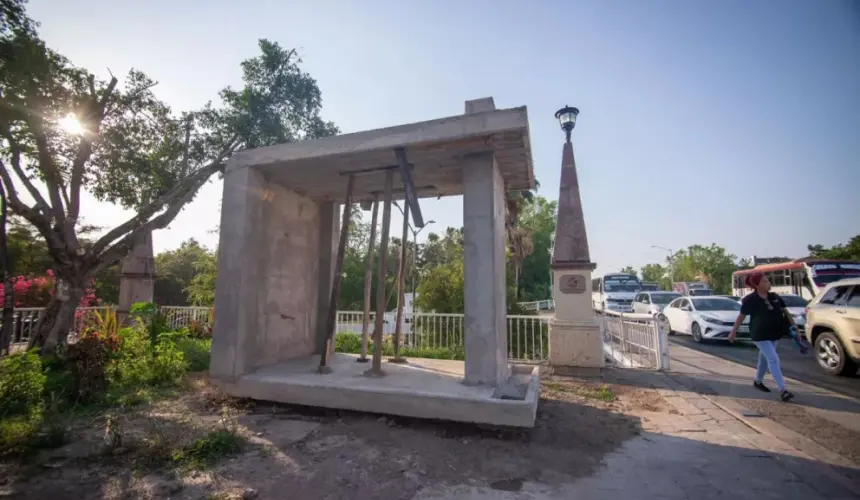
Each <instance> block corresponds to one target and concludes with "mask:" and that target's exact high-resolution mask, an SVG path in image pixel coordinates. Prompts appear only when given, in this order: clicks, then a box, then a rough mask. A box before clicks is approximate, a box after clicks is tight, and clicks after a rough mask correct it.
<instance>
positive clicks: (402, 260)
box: [388, 200, 409, 363]
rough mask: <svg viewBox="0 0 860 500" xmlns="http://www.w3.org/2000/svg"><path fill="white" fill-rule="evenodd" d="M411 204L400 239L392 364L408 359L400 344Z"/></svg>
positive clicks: (407, 209)
mask: <svg viewBox="0 0 860 500" xmlns="http://www.w3.org/2000/svg"><path fill="white" fill-rule="evenodd" d="M408 231H409V203H408V200H407V202H406V203H404V204H403V236H402V238H401V239H400V255H399V256H398V259H397V261H398V266H397V315H396V321H397V323H396V324H395V326H394V357H393V358H391V359H389V360H388V361H389V362H390V363H406V358H402V357H400V342H401V339H402V335H403V305H404V304H403V302H404V298H405V297H404V296H403V292H404V288H405V286H406V243H407V242H408V241H409V233H408Z"/></svg>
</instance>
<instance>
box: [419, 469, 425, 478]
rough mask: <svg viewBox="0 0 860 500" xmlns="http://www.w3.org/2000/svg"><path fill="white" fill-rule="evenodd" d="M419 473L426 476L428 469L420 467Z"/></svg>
mask: <svg viewBox="0 0 860 500" xmlns="http://www.w3.org/2000/svg"><path fill="white" fill-rule="evenodd" d="M418 473H419V474H421V475H422V476H426V475H427V471H426V470H424V469H418Z"/></svg>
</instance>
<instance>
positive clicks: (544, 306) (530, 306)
mask: <svg viewBox="0 0 860 500" xmlns="http://www.w3.org/2000/svg"><path fill="white" fill-rule="evenodd" d="M517 305H518V306H520V307H521V308H523V310H524V311H545V310H550V309H555V302H554V301H553V299H546V300H535V301H533V302H517Z"/></svg>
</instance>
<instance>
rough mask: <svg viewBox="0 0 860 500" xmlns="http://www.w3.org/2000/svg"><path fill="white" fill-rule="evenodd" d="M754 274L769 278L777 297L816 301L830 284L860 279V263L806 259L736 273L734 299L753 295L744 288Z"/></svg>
mask: <svg viewBox="0 0 860 500" xmlns="http://www.w3.org/2000/svg"><path fill="white" fill-rule="evenodd" d="M752 273H762V274H764V275H765V276H767V279H768V281H770V283H771V286H772V287H773V291H774V292H775V293H779V294H786V293H793V294H795V295H800V296H801V297H803V298H805V299H807V300H812V298H813V297H815V295H816V294H817V293H818V291H819V290H821V289H822V288H824V287H825V286H826V285H827V284H829V283H833V282H834V281H839V280H841V279H845V278H856V277H860V262H848V261H842V260H820V259H812V258H806V259H798V260H793V261H790V262H780V263H778V264H764V265H761V266H756V267H754V268H752V269H745V270H743V271H735V272H734V273H733V274H732V295H737V296H739V297H743V296H744V295H746V294H748V293H750V292H751V291H752V290H750V289H749V288H747V287H746V285H745V284H744V278H745V277H746V276H748V275H750V274H752Z"/></svg>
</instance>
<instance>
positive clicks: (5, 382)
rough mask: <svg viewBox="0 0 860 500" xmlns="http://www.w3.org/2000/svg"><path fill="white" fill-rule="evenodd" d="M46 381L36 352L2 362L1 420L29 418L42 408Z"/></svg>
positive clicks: (0, 384)
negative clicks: (14, 417) (27, 416)
mask: <svg viewBox="0 0 860 500" xmlns="http://www.w3.org/2000/svg"><path fill="white" fill-rule="evenodd" d="M45 380H46V377H45V373H44V371H43V369H42V360H41V358H40V357H39V355H38V353H37V352H36V351H29V352H24V353H20V354H12V355H11V356H7V357H6V358H3V359H2V360H0V412H2V413H0V417H7V416H17V415H30V414H32V413H33V411H34V410H36V409H41V406H42V397H43V394H44V391H45Z"/></svg>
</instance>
